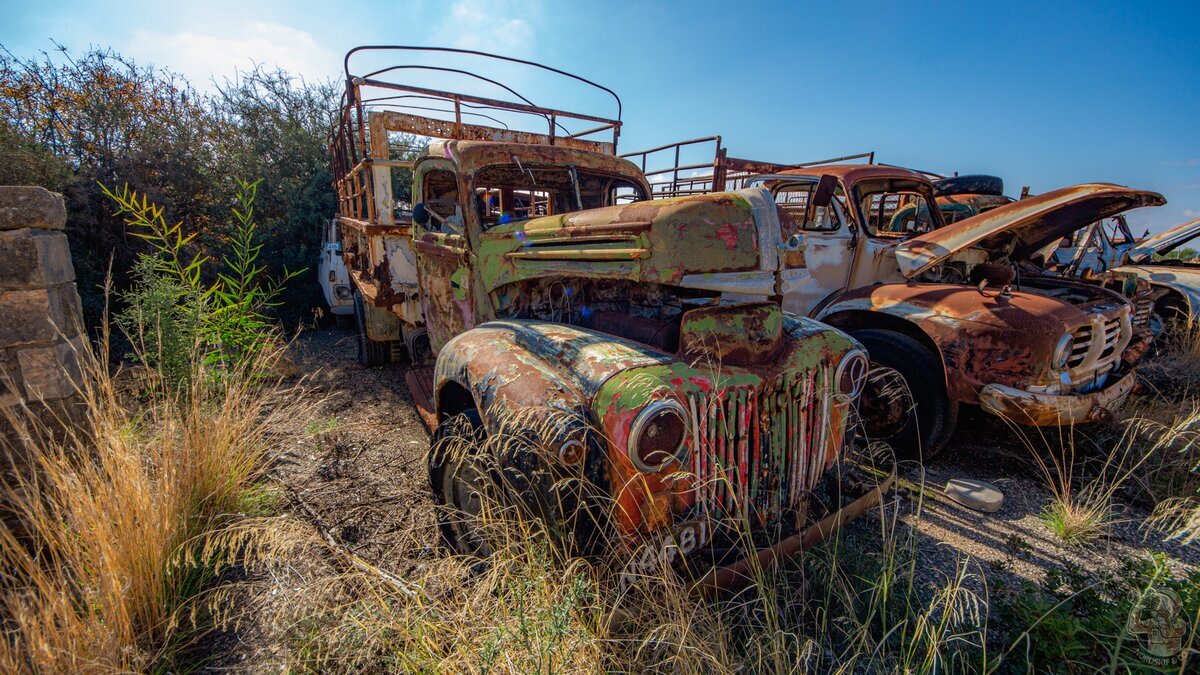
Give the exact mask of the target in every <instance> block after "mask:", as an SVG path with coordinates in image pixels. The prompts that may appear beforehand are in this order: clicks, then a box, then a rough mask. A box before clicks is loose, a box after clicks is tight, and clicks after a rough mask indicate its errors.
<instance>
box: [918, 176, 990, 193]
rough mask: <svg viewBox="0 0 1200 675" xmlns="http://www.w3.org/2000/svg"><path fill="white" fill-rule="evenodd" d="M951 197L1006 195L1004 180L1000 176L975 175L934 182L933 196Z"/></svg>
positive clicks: (941, 179) (952, 177)
mask: <svg viewBox="0 0 1200 675" xmlns="http://www.w3.org/2000/svg"><path fill="white" fill-rule="evenodd" d="M951 195H995V196H997V197H999V196H1003V195H1004V179H1003V178H1000V177H999V176H987V175H983V174H974V175H968V176H951V177H949V178H940V179H938V180H935V181H933V196H935V197H949V196H951Z"/></svg>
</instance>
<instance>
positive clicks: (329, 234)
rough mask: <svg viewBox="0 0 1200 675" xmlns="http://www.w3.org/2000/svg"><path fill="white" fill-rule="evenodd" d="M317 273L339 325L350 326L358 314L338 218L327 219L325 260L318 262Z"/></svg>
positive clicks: (324, 231) (323, 253) (330, 310)
mask: <svg viewBox="0 0 1200 675" xmlns="http://www.w3.org/2000/svg"><path fill="white" fill-rule="evenodd" d="M317 277H318V281H319V282H320V284H321V291H322V292H323V293H324V294H325V304H327V305H329V313H330V314H331V315H333V317H334V318H335V319H336V320H337V323H338V326H340V327H348V326H349V325H350V317H352V316H354V289H353V288H352V287H351V286H350V275H349V274H347V272H346V263H345V262H344V261H343V260H342V233H341V228H339V227H338V222H337V218H331V219H330V220H329V221H328V222H326V223H325V227H324V229H323V233H322V237H321V260H320V262H319V263H318V264H317Z"/></svg>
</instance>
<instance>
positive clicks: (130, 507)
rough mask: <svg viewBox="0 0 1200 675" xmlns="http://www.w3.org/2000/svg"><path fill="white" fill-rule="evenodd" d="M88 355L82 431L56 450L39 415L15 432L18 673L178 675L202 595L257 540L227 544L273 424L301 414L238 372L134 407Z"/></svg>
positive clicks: (13, 558) (238, 535) (1, 560)
mask: <svg viewBox="0 0 1200 675" xmlns="http://www.w3.org/2000/svg"><path fill="white" fill-rule="evenodd" d="M80 356H81V358H82V359H83V361H84V363H85V368H84V369H85V371H86V373H87V377H86V378H85V382H84V384H83V386H82V388H81V390H80V392H79V397H80V398H81V400H82V403H83V404H84V410H85V413H84V417H83V420H82V423H81V424H80V426H78V427H77V428H75V429H73V430H72V431H70V432H69V433H68V434H66V436H65V438H62V437H60V438H55V437H54V436H53V434H51V433H49V431H48V430H47V429H46V428H45V427H43V426H42V425H40V424H38V423H37V420H35V419H34V418H33V417H32V415H23V414H21V413H20V412H17V413H12V414H10V419H9V420H8V421H9V422H10V423H12V424H14V425H18V426H20V427H22V428H23V430H24V440H23V443H22V447H21V448H19V452H20V453H22V454H23V455H24V456H25V459H24V461H23V462H22V465H21V466H17V467H14V470H13V471H11V472H10V475H9V478H8V480H7V481H6V482H5V484H4V485H3V488H2V494H0V499H2V500H3V502H4V504H5V506H6V508H7V510H8V514H7V515H8V517H7V519H6V522H5V526H4V528H3V529H0V565H3V568H4V569H5V570H6V571H7V573H6V574H5V576H4V577H3V597H2V600H0V612H2V613H3V621H4V628H5V639H4V640H3V641H0V670H2V671H4V672H27V671H35V672H46V673H59V672H77V671H105V672H111V671H133V670H145V669H149V668H152V667H162V666H164V665H167V664H168V663H169V662H168V660H167V659H168V658H169V656H170V651H171V649H172V648H173V647H175V646H178V640H177V638H178V637H180V636H181V635H184V634H187V633H188V632H190V631H191V626H190V621H189V619H190V618H191V617H193V614H194V611H195V610H196V609H197V607H196V605H195V604H193V603H192V602H191V601H192V600H193V599H194V598H195V596H196V595H197V593H198V592H199V591H200V590H201V588H202V585H203V582H204V581H205V580H206V579H207V578H209V577H210V576H211V574H212V573H213V571H214V570H215V569H216V568H217V567H219V566H220V565H221V564H222V562H225V561H227V560H229V559H230V558H231V557H234V556H235V555H237V554H240V553H244V551H245V545H251V544H253V542H255V541H256V535H255V534H254V533H253V532H251V530H249V529H247V528H246V527H245V526H244V525H239V526H237V527H235V528H234V529H231V530H226V531H224V532H220V533H219V536H217V535H218V532H219V531H220V530H221V528H223V527H224V526H225V525H226V524H227V519H226V515H227V514H230V513H232V512H233V511H235V510H236V509H237V507H238V503H239V499H241V497H242V496H243V495H244V494H245V492H246V489H247V487H248V486H249V485H250V483H251V481H253V480H254V478H255V477H256V476H257V475H258V474H259V472H260V471H261V470H262V468H263V463H264V460H265V459H266V457H267V455H268V453H269V449H270V442H269V438H268V433H267V428H268V427H269V426H270V425H271V422H272V419H273V418H275V417H279V416H283V415H293V414H296V411H295V410H294V405H295V404H293V403H288V402H286V401H288V400H289V398H288V397H282V396H279V395H278V394H279V392H278V391H277V390H276V389H275V388H273V387H271V386H268V385H267V383H265V382H263V381H262V380H261V378H259V377H250V376H248V375H247V376H239V375H236V374H234V375H227V376H225V377H223V378H222V379H221V380H220V382H215V381H214V380H213V379H212V378H201V377H197V378H195V379H194V380H193V384H192V386H191V388H190V389H189V390H188V391H187V392H182V393H180V394H178V395H172V394H169V393H167V392H168V390H169V388H168V387H165V386H164V383H163V382H161V380H160V379H159V378H158V376H157V375H156V374H155V373H154V372H153V371H149V372H146V373H145V374H144V377H145V378H147V379H146V380H145V381H143V383H142V384H143V386H145V385H149V389H150V391H151V392H152V394H151V395H150V396H149V397H148V398H147V399H143V400H140V401H131V400H130V397H129V396H128V395H127V394H124V393H122V392H121V388H120V387H119V386H118V383H117V382H116V381H114V378H113V377H112V376H111V375H110V373H109V371H108V368H107V356H108V355H107V354H106V353H101V354H99V355H97V357H93V355H91V354H84V355H80ZM269 360H270V358H269V357H268V361H269ZM258 365H259V366H269V365H270V363H260V364H258ZM260 372H261V371H260ZM291 400H294V398H292V399H291Z"/></svg>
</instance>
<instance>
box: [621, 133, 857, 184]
mask: <svg viewBox="0 0 1200 675" xmlns="http://www.w3.org/2000/svg"><path fill="white" fill-rule="evenodd" d="M708 143H712V144H713V159H712V160H711V161H709V160H707V157H706V158H705V159H704V161H693V162H690V163H685V162H684V161H683V159H682V156H683V154H684V148H687V147H688V146H703V145H705V144H708ZM664 154H666V155H667V156H668V157H669V159H666V160H663V161H662V166H656V165H651V164H650V162H651V158H652V157H653V156H656V155H664ZM621 156H622V157H624V158H625V159H628V160H630V161H632V162H633V163H634V164H637V165H638V166H639V167H640V168H641V169H642V173H644V174H645V175H646V178H647V180H648V181H649V182H650V189H651V190H652V192H653V193H654V196H655V197H679V196H683V195H691V194H705V193H709V192H718V191H723V190H736V189H739V188H743V187H745V186H746V183H747V181H748V180H749V179H750V178H752V177H754V176H757V175H760V174H773V173H779V172H780V171H784V170H787V169H802V168H807V167H812V166H821V165H825V164H834V163H839V162H849V161H855V160H866V162H867V163H868V164H871V163H874V161H875V153H874V152H863V153H858V154H854V155H845V156H843V157H832V158H829V159H822V160H817V161H813V162H801V163H799V164H780V163H776V162H763V161H759V160H753V159H742V158H739V157H730V156H729V152H728V150H727V149H726V148H725V146H724V145H723V144H722V142H721V137H720V136H705V137H703V138H693V139H691V140H687V141H679V142H677V143H668V144H666V145H660V146H658V147H656V148H650V149H649V150H641V151H639V152H630V153H626V154H623V155H621ZM651 166H654V167H655V168H650V167H651ZM688 172H691V175H688Z"/></svg>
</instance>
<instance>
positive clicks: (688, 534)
mask: <svg viewBox="0 0 1200 675" xmlns="http://www.w3.org/2000/svg"><path fill="white" fill-rule="evenodd" d="M711 529H712V524H711V523H710V522H709V521H707V520H693V521H689V522H686V523H683V524H681V525H679V526H678V527H676V528H675V530H674V532H672V533H669V534H666V535H663V536H660V537H659V538H657V539H656V540H654V541H651V542H647V543H645V544H642V545H641V546H639V547H638V548H637V549H636V550H635V551H634V555H633V557H632V558H631V559H630V561H629V562H628V563H626V564H625V569H624V570H622V571H621V587H622V588H624V587H627V586H629V585H630V584H632V583H634V582H635V581H636V580H637V579H638V578H639V577H645V576H654V575H658V574H661V573H662V572H663V571H664V570H669V569H671V568H672V567H674V565H675V564H676V563H677V562H679V561H680V560H681V559H683V558H686V557H687V556H689V555H691V554H692V553H694V552H695V551H698V550H700V549H702V548H704V547H705V546H707V545H708V540H709V538H710V536H711V534H712V533H711Z"/></svg>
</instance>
